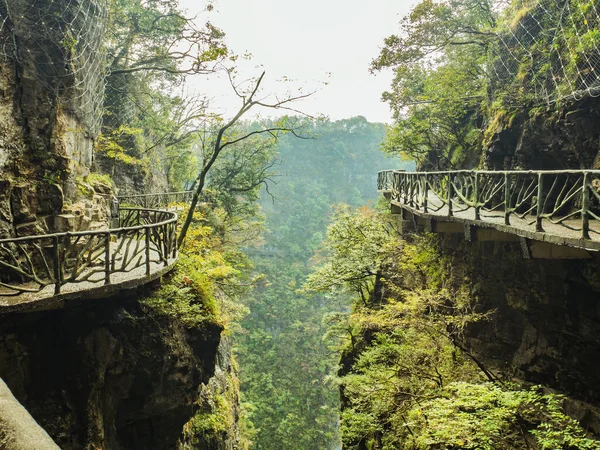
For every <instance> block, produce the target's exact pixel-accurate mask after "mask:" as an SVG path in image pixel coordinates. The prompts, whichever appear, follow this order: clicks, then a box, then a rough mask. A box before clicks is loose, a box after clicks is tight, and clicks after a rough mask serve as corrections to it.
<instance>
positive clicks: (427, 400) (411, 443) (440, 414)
mask: <svg viewBox="0 0 600 450" xmlns="http://www.w3.org/2000/svg"><path fill="white" fill-rule="evenodd" d="M390 220H391V219H390V217H389V214H383V213H377V212H375V211H370V210H368V209H366V208H361V209H358V210H356V211H350V210H343V211H341V212H340V213H339V214H338V215H337V216H336V220H335V221H334V222H333V223H332V224H331V225H330V226H329V229H328V233H327V239H326V241H325V248H326V249H327V253H326V254H325V259H324V260H323V261H322V263H321V265H320V266H319V267H317V268H316V269H315V271H314V272H313V273H312V274H311V275H310V276H309V278H308V282H307V283H306V285H305V286H306V288H307V289H309V290H316V291H322V292H328V293H330V294H332V295H335V294H339V293H341V294H346V295H348V294H349V295H352V296H353V297H354V298H355V301H354V304H353V307H352V311H351V312H350V313H348V314H346V317H344V316H343V315H341V314H337V315H336V316H335V317H334V320H333V321H332V324H333V326H332V329H331V333H330V335H333V336H337V338H338V342H339V343H340V344H341V345H342V359H341V369H340V380H339V385H340V389H341V396H342V422H341V435H342V441H343V443H344V448H345V449H356V450H364V449H369V450H379V449H382V450H383V449H395V448H403V449H407V450H425V449H446V448H460V449H488V450H496V449H504V448H510V449H522V450H525V449H568V448H582V449H593V448H597V447H598V441H597V440H594V439H591V438H590V437H588V436H587V435H586V433H585V431H584V430H583V429H582V427H581V426H580V425H579V423H578V422H577V421H576V420H574V419H572V418H570V417H569V416H567V415H566V414H565V412H564V410H563V401H564V398H563V397H561V396H560V395H556V394H551V393H549V392H546V390H545V389H544V388H543V387H533V388H530V387H528V386H519V385H517V384H515V383H509V382H507V381H506V380H499V379H498V377H497V376H496V375H495V374H494V373H493V372H492V371H491V370H490V369H489V368H487V367H486V366H485V365H484V364H483V363H482V362H481V361H479V360H478V359H477V358H476V357H475V356H474V355H473V354H471V353H470V352H469V351H468V350H467V349H466V348H465V346H464V345H463V344H462V342H463V339H462V338H463V333H464V330H465V329H466V328H467V327H468V326H470V325H471V324H474V323H477V322H480V321H486V320H489V319H490V317H491V315H490V313H481V312H479V310H478V309H477V308H476V307H475V306H476V305H475V301H474V299H473V298H472V297H471V295H470V291H469V288H468V287H469V284H470V283H469V280H468V279H467V278H466V277H465V274H464V273H462V272H461V271H460V268H456V267H450V261H449V259H448V258H447V257H445V256H444V255H443V254H442V253H440V252H439V251H438V247H437V245H436V241H435V239H434V238H433V237H426V238H423V237H421V238H418V239H415V240H413V241H412V242H405V241H403V240H400V239H399V237H398V235H397V234H395V233H393V231H392V230H393V229H390V226H391V223H392V222H390ZM386 241H387V242H388V243H389V245H388V244H387V243H386ZM365 259H366V261H365ZM456 272H458V273H456ZM357 280H361V283H357ZM365 283H369V285H368V286H370V287H371V289H370V290H369V292H370V297H369V298H368V299H367V301H365V295H364V292H365V288H364V286H365Z"/></svg>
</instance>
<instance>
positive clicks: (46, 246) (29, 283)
mask: <svg viewBox="0 0 600 450" xmlns="http://www.w3.org/2000/svg"><path fill="white" fill-rule="evenodd" d="M176 227H177V214H176V213H175V212H170V211H161V210H154V209H142V208H120V210H119V228H115V229H109V230H98V231H81V232H66V233H55V234H47V235H37V236H27V237H20V238H12V239H1V240H0V297H9V296H18V295H21V294H24V293H38V292H40V291H42V290H44V289H46V288H47V287H48V286H51V285H53V286H54V290H53V292H54V295H58V294H60V293H61V289H62V288H63V286H65V285H66V284H70V283H76V284H80V283H91V284H92V285H93V284H99V283H104V284H111V282H112V279H113V277H116V276H118V275H119V274H127V273H129V272H132V271H134V270H136V269H139V268H142V267H143V268H145V271H144V270H140V271H139V272H140V274H136V276H138V277H143V276H144V274H145V275H146V276H148V275H150V273H151V270H152V269H153V268H158V267H162V266H164V267H166V266H168V265H169V264H170V263H172V262H173V261H174V259H175V258H176V257H177V244H176V241H177V235H176Z"/></svg>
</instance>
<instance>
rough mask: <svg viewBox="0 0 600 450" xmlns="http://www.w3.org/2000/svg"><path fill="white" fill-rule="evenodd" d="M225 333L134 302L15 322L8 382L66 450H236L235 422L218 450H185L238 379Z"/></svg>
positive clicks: (9, 325) (91, 304)
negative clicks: (217, 396)
mask: <svg viewBox="0 0 600 450" xmlns="http://www.w3.org/2000/svg"><path fill="white" fill-rule="evenodd" d="M221 331H222V328H221V326H220V325H218V324H216V323H212V322H209V321H207V322H205V324H204V325H203V326H200V327H196V328H187V327H185V326H184V325H183V324H182V323H181V322H180V321H178V320H177V319H175V318H173V317H169V316H165V315H159V314H156V313H155V312H154V311H152V310H149V309H148V308H147V307H145V306H143V304H141V303H140V302H139V301H138V296H137V294H136V293H135V292H132V293H130V294H129V295H120V296H118V297H114V298H110V299H102V300H88V301H87V303H82V304H80V305H78V306H74V307H72V308H70V309H66V310H56V311H45V312H37V313H29V314H23V315H10V316H7V317H2V321H1V324H0V336H1V337H0V377H1V378H3V379H4V380H5V381H6V383H7V385H8V386H9V387H10V389H11V390H12V392H13V394H14V395H15V397H16V398H17V399H18V400H19V401H20V402H21V403H22V404H23V405H24V406H25V407H26V408H27V410H28V411H29V412H30V413H31V415H32V416H33V417H34V418H35V419H36V420H37V422H38V423H39V424H40V425H41V426H42V427H43V428H44V429H45V430H46V431H47V432H48V434H50V436H51V437H52V438H53V439H54V440H55V441H56V443H57V444H58V445H59V446H60V447H61V448H62V449H63V450H69V449H73V450H76V449H77V450H80V449H97V448H104V449H111V450H117V449H132V448H136V449H174V448H177V447H178V446H180V448H197V449H221V448H223V449H234V448H237V447H236V442H237V441H238V440H239V436H238V434H237V422H235V421H234V422H232V423H230V424H229V426H230V427H229V428H228V429H227V430H225V431H224V433H223V434H222V436H220V438H219V440H218V442H219V445H218V446H213V445H212V444H211V442H210V441H208V443H207V442H204V443H202V441H201V440H200V439H196V443H197V445H195V446H194V447H183V442H185V441H186V437H185V435H184V428H185V426H186V423H188V422H189V421H190V420H191V419H192V418H193V417H194V416H195V415H196V413H197V412H198V411H199V410H201V409H202V408H204V409H205V410H207V411H208V410H210V407H207V406H206V405H205V403H206V402H209V400H208V398H209V397H210V396H209V395H208V394H207V392H210V391H211V390H217V391H218V390H219V389H226V388H227V387H226V386H223V385H222V383H223V382H224V380H223V377H225V374H231V373H232V370H233V369H232V368H231V365H230V364H231V363H230V360H231V355H230V354H229V349H228V347H227V345H226V344H225V343H223V342H222V339H221ZM218 386H220V387H218ZM207 408H208V409H207ZM188 427H189V426H188ZM200 431H202V430H200ZM200 434H202V433H200Z"/></svg>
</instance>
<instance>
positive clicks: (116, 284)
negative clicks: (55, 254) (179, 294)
mask: <svg viewBox="0 0 600 450" xmlns="http://www.w3.org/2000/svg"><path fill="white" fill-rule="evenodd" d="M118 246H119V243H118V242H114V243H111V247H112V248H115V249H116V248H118ZM140 247H141V248H142V249H144V250H145V243H144V242H143V241H141V242H140ZM124 252H125V249H124V248H122V249H121V250H120V252H117V253H116V255H117V256H116V258H115V259H116V262H117V265H118V264H119V262H120V261H122V259H123V253H124ZM112 254H115V253H114V252H112ZM150 259H151V260H153V262H151V263H150V274H149V275H148V274H146V264H145V260H142V261H141V262H140V261H137V260H133V261H130V263H129V264H128V265H127V267H125V270H127V271H116V272H112V273H111V276H110V284H105V282H104V277H105V274H104V271H102V270H101V269H102V268H103V267H104V258H99V259H98V262H97V263H96V264H94V266H93V267H90V268H89V269H88V270H87V271H85V272H83V273H82V274H81V276H80V278H85V277H86V275H88V274H91V273H92V272H94V271H98V272H97V273H95V274H94V275H93V276H92V277H91V278H90V280H89V281H82V282H75V283H66V284H63V285H62V286H61V288H60V294H58V295H55V293H54V287H55V285H54V284H50V285H48V286H46V287H44V288H43V289H42V290H40V291H38V292H23V293H21V294H19V295H14V296H6V295H9V294H10V292H11V291H9V290H8V289H7V288H2V287H0V314H3V313H9V312H19V311H29V310H33V309H45V308H52V307H56V306H60V305H61V304H62V303H64V301H65V300H69V299H74V298H81V297H83V296H85V297H89V298H102V297H107V296H110V295H112V294H114V293H116V292H118V291H120V290H122V289H129V288H134V287H137V286H141V285H144V284H146V283H148V282H150V281H153V280H156V279H157V278H160V277H161V276H162V275H164V274H165V273H167V272H168V271H170V270H171V269H172V268H173V266H174V264H175V263H176V262H177V258H169V259H168V261H167V264H166V265H165V263H164V262H160V263H159V262H156V261H157V260H158V259H159V254H158V252H157V251H156V250H155V249H153V248H151V249H150ZM136 263H140V264H141V265H140V266H139V267H135V265H138V264H136ZM20 287H28V286H27V285H20ZM30 287H31V288H32V289H37V288H38V285H35V284H31V285H30Z"/></svg>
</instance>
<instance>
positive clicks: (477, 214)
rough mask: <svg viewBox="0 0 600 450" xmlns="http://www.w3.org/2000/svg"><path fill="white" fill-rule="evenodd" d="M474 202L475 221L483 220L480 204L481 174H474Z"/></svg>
mask: <svg viewBox="0 0 600 450" xmlns="http://www.w3.org/2000/svg"><path fill="white" fill-rule="evenodd" d="M473 176H474V177H475V179H474V180H473V202H474V204H475V220H481V205H480V204H479V174H478V173H477V172H473Z"/></svg>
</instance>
